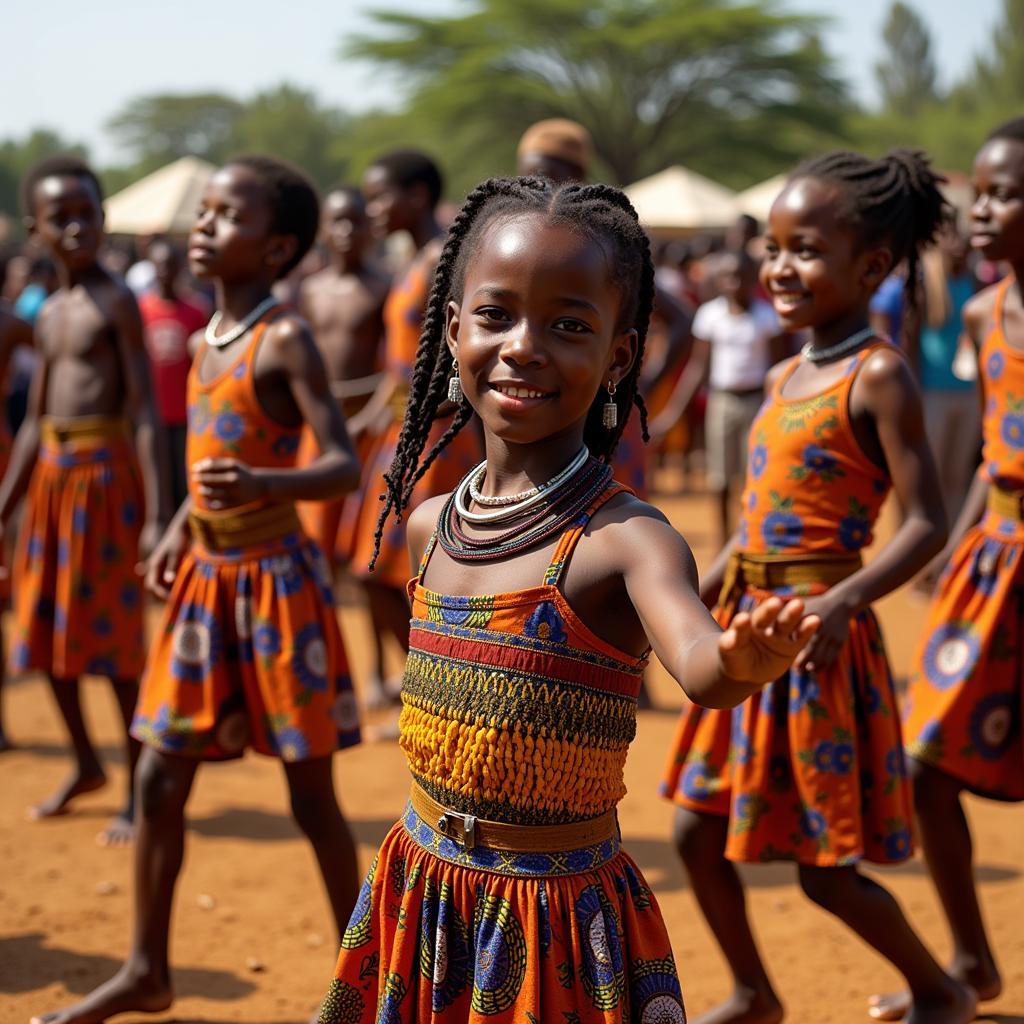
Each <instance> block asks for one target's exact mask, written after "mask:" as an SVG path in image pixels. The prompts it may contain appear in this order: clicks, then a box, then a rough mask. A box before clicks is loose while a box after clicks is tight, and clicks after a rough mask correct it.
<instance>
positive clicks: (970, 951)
mask: <svg viewBox="0 0 1024 1024" xmlns="http://www.w3.org/2000/svg"><path fill="white" fill-rule="evenodd" d="M908 766H909V769H910V777H911V779H912V780H913V783H914V809H915V810H916V811H917V821H918V826H919V830H920V834H921V846H922V847H923V849H924V856H925V860H926V861H927V862H928V869H929V871H930V872H931V876H932V880H933V881H934V882H935V888H936V889H938V892H939V899H940V900H941V901H942V907H943V909H944V910H945V912H946V918H947V919H948V921H949V927H950V930H951V931H952V933H953V960H952V963H951V964H950V966H949V973H950V974H951V975H952V976H953V977H954V978H957V979H958V980H960V981H962V982H965V983H966V984H968V985H970V986H971V988H973V989H974V991H975V992H977V993H978V997H979V998H980V999H982V1000H988V999H995V998H996V997H997V996H998V995H999V993H1000V992H1001V991H1002V988H1003V982H1002V979H1001V978H1000V976H999V969H998V967H997V966H996V961H995V957H994V956H993V954H992V948H991V947H990V946H989V943H988V936H987V935H986V933H985V923H984V921H983V919H982V916H981V906H980V904H979V903H978V891H977V889H976V888H975V887H974V871H973V868H972V860H973V852H974V851H973V844H972V842H971V831H970V828H969V827H968V825H967V818H966V816H965V815H964V809H963V807H962V806H961V804H960V793H961V789H962V787H961V785H960V783H959V782H957V780H956V779H954V778H953V777H952V776H950V775H947V774H946V773H945V772H943V771H940V770H939V769H938V768H933V767H931V766H930V765H926V764H924V762H922V761H917V760H915V759H914V758H909V759H908ZM868 1005H869V1007H870V1013H871V1016H872V1017H874V1018H875V1019H876V1020H899V1019H900V1018H901V1017H903V1016H904V1015H905V1014H906V1012H907V1010H908V1009H909V1006H910V994H909V993H907V992H896V993H892V994H889V995H879V996H872V997H871V999H869V1000H868Z"/></svg>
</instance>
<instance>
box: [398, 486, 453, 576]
mask: <svg viewBox="0 0 1024 1024" xmlns="http://www.w3.org/2000/svg"><path fill="white" fill-rule="evenodd" d="M448 497H449V496H448V495H447V494H438V495H436V496H435V497H433V498H427V500H426V501H424V502H421V503H420V504H419V505H417V506H416V507H415V508H414V509H413V510H412V512H410V513H409V519H408V525H407V527H406V539H407V541H408V544H409V551H410V552H411V553H412V554H413V555H414V556H415V561H416V562H419V560H420V558H421V557H422V555H423V552H424V551H426V549H427V544H428V543H429V542H430V538H431V536H432V535H433V533H434V530H435V529H436V528H437V521H438V519H440V517H441V510H442V509H443V508H444V505H445V502H446V501H447V500H448Z"/></svg>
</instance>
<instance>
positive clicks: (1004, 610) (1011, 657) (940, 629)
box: [904, 278, 1024, 800]
mask: <svg viewBox="0 0 1024 1024" xmlns="http://www.w3.org/2000/svg"><path fill="white" fill-rule="evenodd" d="M1012 280H1013V279H1012V278H1009V279H1007V280H1006V281H1004V282H1003V283H1002V285H1001V286H1000V288H999V291H998V293H997V295H996V301H995V306H994V310H993V320H992V323H991V324H990V325H989V329H988V332H987V335H986V338H985V344H984V345H983V346H982V350H981V385H982V388H983V391H984V395H985V401H986V405H985V419H984V427H983V430H984V464H985V473H986V475H987V477H988V479H989V480H990V481H992V485H993V486H995V485H996V484H998V485H999V486H1000V487H1002V488H1005V489H1008V490H1014V491H1020V490H1024V350H1021V349H1018V348H1015V347H1013V346H1011V345H1010V343H1009V342H1008V341H1007V339H1006V336H1005V334H1004V332H1003V327H1002V306H1003V300H1004V298H1005V296H1006V293H1007V291H1008V289H1009V288H1010V286H1011V284H1012ZM1022 554H1024V523H1020V522H1018V521H1016V520H1013V519H1004V518H1002V517H1001V516H1000V515H998V514H996V513H995V512H993V511H989V512H987V513H986V514H985V516H984V518H983V519H982V520H981V522H980V523H979V524H978V525H977V526H975V527H974V528H973V529H972V530H970V531H968V533H967V535H966V536H965V537H964V539H963V541H962V542H961V544H960V547H959V548H958V549H957V551H956V554H955V555H954V556H953V558H952V560H951V561H950V563H949V565H948V566H947V567H946V570H945V572H944V573H943V575H942V578H941V580H940V581H939V586H938V590H937V591H936V594H935V597H934V598H933V599H932V603H931V607H930V609H929V612H928V619H927V622H926V624H925V628H924V632H923V633H922V636H921V644H920V647H919V648H918V652H917V657H916V659H915V662H914V670H913V672H912V673H911V677H910V688H909V691H908V694H907V700H906V703H905V706H904V719H905V722H904V735H905V736H906V738H907V751H908V753H910V754H911V755H912V756H913V757H915V758H917V759H918V760H919V761H924V762H926V763H927V764H931V765H934V766H935V767H937V768H940V769H941V770H942V771H944V772H946V773H947V774H949V775H952V776H953V777H954V778H956V779H959V780H960V781H961V782H962V783H963V784H964V785H965V786H966V787H967V788H968V789H971V790H973V791H974V792H976V793H980V794H982V795H983V796H989V797H995V798H997V799H1004V800H1024V729H1022V721H1024V654H1022V653H1021V636H1022V635H1024V558H1022Z"/></svg>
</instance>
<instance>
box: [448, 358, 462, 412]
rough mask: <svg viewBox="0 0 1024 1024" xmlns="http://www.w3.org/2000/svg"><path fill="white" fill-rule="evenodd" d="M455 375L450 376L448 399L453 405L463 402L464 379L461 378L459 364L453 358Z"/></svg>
mask: <svg viewBox="0 0 1024 1024" xmlns="http://www.w3.org/2000/svg"><path fill="white" fill-rule="evenodd" d="M452 371H453V375H452V376H451V377H449V378H448V401H449V402H451V403H452V404H453V405H461V404H462V381H461V380H460V379H459V364H458V363H457V362H456V361H455V360H454V359H453V360H452Z"/></svg>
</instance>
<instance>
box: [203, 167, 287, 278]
mask: <svg viewBox="0 0 1024 1024" xmlns="http://www.w3.org/2000/svg"><path fill="white" fill-rule="evenodd" d="M272 221H273V211H272V210H271V206H270V198H269V196H268V194H267V189H266V186H265V185H264V184H263V182H262V181H261V180H260V178H259V176H258V175H257V174H255V173H254V172H253V171H251V170H250V169H249V168H247V167H244V166H242V165H240V164H228V165H227V166H226V167H222V168H221V169H220V170H219V171H217V172H216V174H214V175H213V177H212V178H210V182H209V184H208V185H207V186H206V189H205V191H204V192H203V197H202V199H201V200H200V202H199V210H198V212H197V214H196V220H195V223H194V224H193V226H192V231H191V233H190V234H189V239H188V261H189V267H190V269H191V271H192V273H193V274H195V275H196V277H203V278H217V279H219V280H221V281H226V282H233V281H242V282H244V281H249V280H253V279H255V278H258V277H261V276H264V277H267V278H268V280H270V281H273V280H275V279H276V278H277V276H278V274H279V272H280V270H281V268H282V267H284V266H285V265H286V264H287V262H288V260H289V259H291V257H292V254H293V253H294V252H295V247H296V244H297V239H296V238H295V236H293V235H281V234H276V233H274V232H272V231H271V224H272Z"/></svg>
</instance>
